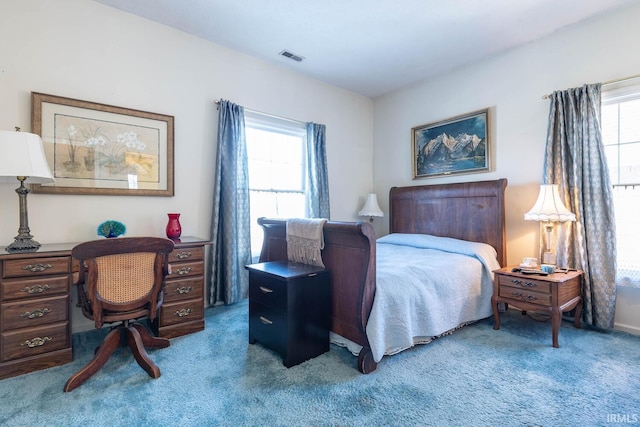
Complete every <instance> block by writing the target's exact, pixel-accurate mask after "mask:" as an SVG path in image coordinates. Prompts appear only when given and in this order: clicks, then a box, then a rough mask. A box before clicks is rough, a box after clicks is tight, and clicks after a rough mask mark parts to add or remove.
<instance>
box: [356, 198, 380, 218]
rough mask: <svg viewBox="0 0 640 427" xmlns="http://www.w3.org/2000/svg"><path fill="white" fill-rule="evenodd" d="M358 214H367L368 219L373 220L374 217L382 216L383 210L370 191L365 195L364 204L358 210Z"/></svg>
mask: <svg viewBox="0 0 640 427" xmlns="http://www.w3.org/2000/svg"><path fill="white" fill-rule="evenodd" d="M358 216H368V217H369V220H370V221H373V218H374V217H383V216H384V212H382V209H380V206H378V197H377V196H376V195H375V194H373V193H370V194H368V195H367V200H366V201H365V202H364V206H362V209H360V212H358Z"/></svg>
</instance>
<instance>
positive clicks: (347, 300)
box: [258, 179, 507, 374]
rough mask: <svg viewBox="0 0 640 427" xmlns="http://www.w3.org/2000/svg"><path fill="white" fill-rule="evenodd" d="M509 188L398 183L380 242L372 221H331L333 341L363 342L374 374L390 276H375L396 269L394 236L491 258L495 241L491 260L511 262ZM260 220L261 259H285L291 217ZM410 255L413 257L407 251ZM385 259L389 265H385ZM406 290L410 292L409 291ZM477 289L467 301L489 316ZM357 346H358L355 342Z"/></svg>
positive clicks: (361, 356) (364, 364) (365, 361)
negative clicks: (377, 328) (377, 326)
mask: <svg viewBox="0 0 640 427" xmlns="http://www.w3.org/2000/svg"><path fill="white" fill-rule="evenodd" d="M506 185H507V180H506V179H499V180H493V181H477V182H467V183H456V184H439V185H421V186H409V187H393V188H391V190H390V191H389V211H390V212H389V235H388V236H384V237H382V238H381V239H380V240H381V241H382V242H379V243H377V242H376V236H375V233H374V229H373V227H372V225H371V224H370V223H368V222H339V221H328V222H327V223H326V224H325V225H324V228H323V237H324V244H325V246H324V249H323V251H322V260H323V262H324V264H325V266H326V267H327V268H328V269H329V270H330V277H331V290H332V315H331V332H332V340H333V337H339V338H341V339H344V340H345V343H347V344H353V345H356V346H357V347H358V349H359V351H357V353H358V359H357V360H358V362H357V365H358V370H359V371H360V372H362V373H365V374H366V373H370V372H373V371H374V370H375V369H376V367H377V363H378V361H379V360H380V349H379V348H378V349H377V348H376V345H374V346H372V342H373V343H374V344H375V343H376V342H377V341H378V338H376V337H375V336H371V337H369V336H368V331H367V326H368V323H369V322H370V321H371V322H372V323H374V322H380V321H382V322H383V323H384V318H385V317H386V316H387V315H386V314H385V312H384V308H382V309H381V310H382V311H381V310H380V309H377V310H374V308H376V307H374V302H377V300H376V298H375V297H376V290H377V286H378V285H379V286H380V289H379V290H378V294H379V295H378V297H379V298H378V299H380V297H381V295H383V294H385V293H387V292H386V291H383V287H382V285H383V283H379V284H378V283H377V281H378V280H380V281H381V282H382V281H383V278H382V277H378V278H377V277H376V266H377V265H379V266H381V269H386V270H387V271H388V270H390V268H389V266H391V267H393V265H394V263H395V262H396V261H394V260H393V259H389V258H387V255H386V252H388V251H387V249H386V248H385V247H384V246H385V245H388V244H392V245H393V244H397V242H395V243H394V240H395V239H400V245H401V246H403V247H404V246H410V245H408V244H406V243H405V242H403V239H405V238H406V239H409V240H414V239H415V240H418V241H420V244H423V242H422V241H423V240H426V241H429V242H430V241H435V242H436V245H444V246H445V247H444V251H445V252H448V246H447V245H450V244H455V245H457V241H458V240H461V241H467V242H470V246H472V247H476V246H477V247H478V248H479V250H480V251H481V252H483V253H484V254H485V256H486V253H487V252H486V251H487V245H488V246H489V247H490V248H491V249H492V250H493V251H494V252H493V255H490V257H491V256H495V259H494V261H493V262H494V264H492V265H494V266H504V265H506V242H505V208H504V192H505V188H506ZM258 222H259V223H260V225H261V226H262V227H263V230H264V241H263V246H262V251H261V254H260V262H266V261H278V260H286V259H287V243H286V220H277V219H267V218H260V219H259V220H258ZM389 239H390V240H392V242H391V243H390V242H385V240H389ZM454 239H455V241H454ZM378 247H379V248H380V249H378ZM467 250H468V249H464V250H463V251H467ZM378 251H380V252H381V254H382V253H383V252H384V254H382V258H381V259H376V256H377V252H378ZM404 257H405V258H411V257H410V256H407V255H405V256H404ZM480 258H482V257H475V259H477V263H476V264H479V265H480V267H479V268H480V269H481V270H482V269H483V268H484V269H485V271H486V269H487V266H485V265H484V262H483V261H482V260H481V259H480ZM385 264H386V267H382V266H384V265H385ZM427 264H428V263H427ZM473 268H475V269H477V268H478V267H473ZM488 268H491V266H489V267H488ZM392 269H393V268H391V270H392ZM406 269H407V268H405V269H402V268H400V269H396V270H397V271H400V270H406ZM439 270H440V271H445V272H448V273H451V274H446V275H445V276H455V275H453V274H452V273H453V272H454V271H456V272H457V271H458V268H457V267H455V268H454V267H439ZM480 274H481V275H482V274H483V273H482V272H481V273H480ZM384 280H385V281H386V280H387V279H386V278H385V279H384ZM489 292H490V291H489ZM402 294H406V292H404V291H403V292H402ZM474 294H475V296H472V297H469V298H467V302H463V304H467V305H468V304H471V305H474V304H475V305H478V306H480V305H482V307H480V309H479V311H478V310H474V313H475V314H476V315H478V313H480V315H484V314H486V315H485V316H484V317H488V316H490V315H491V305H490V302H488V303H487V304H486V307H485V306H484V302H478V301H477V299H478V297H479V296H480V295H481V294H482V298H483V299H484V298H486V290H485V291H484V292H480V291H477V292H474ZM489 298H490V295H489ZM377 305H379V304H376V306H377ZM440 309H442V306H441V305H440V306H436V307H433V308H431V309H430V310H434V311H438V310H440ZM372 310H373V311H372ZM483 310H484V311H483ZM393 315H395V314H393ZM480 318H482V317H479V318H477V319H464V321H462V322H460V323H459V324H455V325H453V326H452V327H451V328H448V329H447V330H442V331H438V333H434V334H431V335H429V336H421V335H419V336H417V337H416V336H414V338H416V339H415V340H414V344H416V343H421V342H428V339H429V338H433V337H434V336H439V335H442V334H445V333H448V332H450V331H451V330H454V329H456V328H457V327H461V326H464V325H465V324H468V323H470V322H472V321H475V320H479V319H480ZM457 320H459V319H454V323H455V322H456V321H457ZM392 329H393V327H392ZM388 332H389V331H388ZM388 332H387V333H388ZM391 332H392V335H398V331H393V330H392V331H391ZM369 333H371V331H369ZM402 334H404V332H400V335H402ZM410 335H411V334H410ZM410 346H411V345H410ZM410 346H409V347H410ZM372 347H373V348H372ZM404 348H406V346H402V345H401V346H398V348H396V349H391V350H392V351H388V350H389V349H384V353H386V354H393V352H397V351H401V350H403V349H404ZM350 349H351V350H352V351H354V350H353V349H352V348H351V347H350ZM396 350H397V351H396Z"/></svg>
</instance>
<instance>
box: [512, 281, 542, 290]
mask: <svg viewBox="0 0 640 427" xmlns="http://www.w3.org/2000/svg"><path fill="white" fill-rule="evenodd" d="M511 283H515V284H516V285H520V286H527V287H529V288H533V287H536V286H538V285H537V284H535V283H532V282H524V283H523V282H522V280H518V279H511Z"/></svg>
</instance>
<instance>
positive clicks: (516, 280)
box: [498, 275, 551, 293]
mask: <svg viewBox="0 0 640 427" xmlns="http://www.w3.org/2000/svg"><path fill="white" fill-rule="evenodd" d="M498 284H499V285H500V286H501V287H502V286H510V287H513V288H521V289H527V290H529V291H533V292H542V293H549V292H551V285H550V284H549V282H548V281H544V280H536V279H530V278H528V277H527V278H524V277H514V276H503V275H499V276H498Z"/></svg>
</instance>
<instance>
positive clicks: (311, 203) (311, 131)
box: [305, 123, 329, 219]
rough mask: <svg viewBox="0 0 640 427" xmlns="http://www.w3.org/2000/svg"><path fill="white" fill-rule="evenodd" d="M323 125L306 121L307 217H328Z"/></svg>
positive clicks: (327, 185) (327, 181)
mask: <svg viewBox="0 0 640 427" xmlns="http://www.w3.org/2000/svg"><path fill="white" fill-rule="evenodd" d="M325 128H326V126H325V125H319V124H316V123H307V178H306V187H307V191H306V194H305V197H306V203H305V204H306V207H307V217H308V218H326V219H329V177H328V172H327V153H326V148H325V145H326V142H325Z"/></svg>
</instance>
